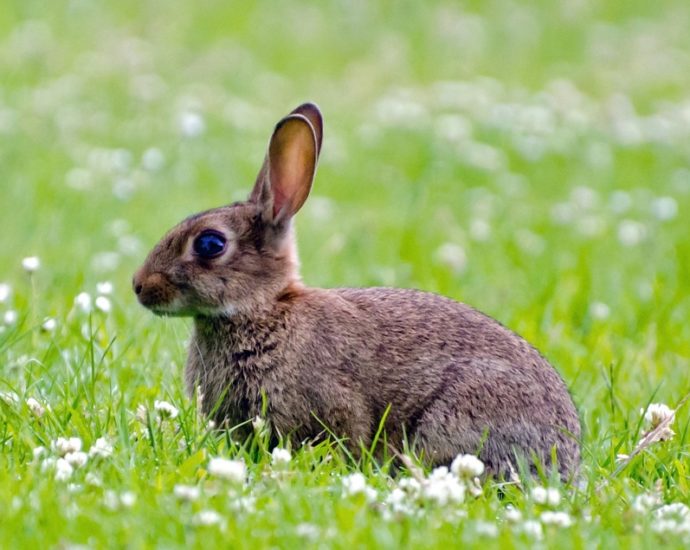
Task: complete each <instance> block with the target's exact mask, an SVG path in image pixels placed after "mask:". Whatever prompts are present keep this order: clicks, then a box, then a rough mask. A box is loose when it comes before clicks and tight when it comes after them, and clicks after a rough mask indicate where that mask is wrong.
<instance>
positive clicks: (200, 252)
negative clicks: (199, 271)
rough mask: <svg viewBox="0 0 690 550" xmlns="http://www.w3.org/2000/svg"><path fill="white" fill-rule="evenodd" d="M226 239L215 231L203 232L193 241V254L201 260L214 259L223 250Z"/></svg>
mask: <svg viewBox="0 0 690 550" xmlns="http://www.w3.org/2000/svg"><path fill="white" fill-rule="evenodd" d="M226 242H227V241H226V239H225V237H223V235H221V234H220V233H217V232H215V231H204V232H203V233H202V234H201V235H199V236H198V237H197V238H196V239H194V252H195V253H196V255H197V256H201V257H202V258H215V257H216V256H220V255H221V254H222V253H223V251H224V250H225V244H226Z"/></svg>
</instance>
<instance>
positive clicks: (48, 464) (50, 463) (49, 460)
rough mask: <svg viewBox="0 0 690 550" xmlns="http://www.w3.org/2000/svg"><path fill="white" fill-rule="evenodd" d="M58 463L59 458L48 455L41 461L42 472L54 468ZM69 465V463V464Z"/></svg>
mask: <svg viewBox="0 0 690 550" xmlns="http://www.w3.org/2000/svg"><path fill="white" fill-rule="evenodd" d="M56 463H57V458H55V457H53V456H47V457H45V458H44V459H43V460H42V461H41V472H43V473H45V472H47V471H48V470H52V469H54V468H55V465H56ZM68 466H69V464H68Z"/></svg>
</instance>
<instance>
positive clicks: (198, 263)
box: [133, 103, 323, 316]
mask: <svg viewBox="0 0 690 550" xmlns="http://www.w3.org/2000/svg"><path fill="white" fill-rule="evenodd" d="M322 134H323V125H322V119H321V113H320V112H319V110H318V108H317V107H316V106H315V105H313V104H311V103H307V104H304V105H301V106H300V107H298V108H297V109H295V110H294V111H293V112H292V113H290V114H289V115H288V116H286V117H285V118H283V119H282V120H281V121H280V122H279V123H278V124H277V125H276V128H275V130H274V132H273V135H272V136H271V140H270V143H269V146H268V152H267V154H266V159H265V161H264V164H263V166H262V168H261V170H260V171H259V175H258V177H257V179H256V183H255V185H254V188H253V190H252V192H251V193H250V195H249V198H248V199H247V200H246V201H244V202H238V203H234V204H231V205H228V206H222V207H220V208H215V209H213V210H208V211H206V212H202V213H200V214H195V215H193V216H190V217H189V218H187V219H186V220H184V221H183V222H182V223H180V224H179V225H177V226H176V227H174V228H173V229H171V230H170V231H169V232H168V234H167V235H165V236H164V237H163V239H161V241H160V242H159V243H158V244H157V245H156V246H155V247H154V248H153V250H152V251H151V252H150V253H149V255H148V257H147V258H146V261H145V262H144V265H143V266H142V267H141V268H140V269H139V270H138V271H137V272H136V274H135V275H134V280H133V287H134V292H135V293H136V295H137V298H138V299H139V302H140V303H141V304H142V305H144V306H145V307H147V308H148V309H150V310H151V311H153V312H154V313H156V314H159V315H180V316H182V315H188V316H213V315H232V314H234V313H236V312H245V313H248V312H252V311H256V310H257V309H262V308H263V307H264V306H266V305H267V304H270V303H271V302H273V301H275V299H276V297H278V296H279V295H280V294H281V293H285V292H286V291H289V290H290V289H291V288H294V287H295V285H298V284H299V274H298V260H297V254H296V249H295V243H294V237H293V235H292V229H291V220H292V217H293V216H294V215H295V213H296V212H297V211H298V210H299V209H300V208H301V207H302V205H303V204H304V201H305V200H306V198H307V196H308V194H309V190H310V189H311V185H312V180H313V178H314V173H315V171H316V163H317V160H318V155H319V150H320V148H321V141H322Z"/></svg>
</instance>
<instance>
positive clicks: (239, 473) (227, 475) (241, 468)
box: [208, 457, 247, 483]
mask: <svg viewBox="0 0 690 550" xmlns="http://www.w3.org/2000/svg"><path fill="white" fill-rule="evenodd" d="M208 473H209V474H211V475H212V476H216V477H220V478H223V479H226V480H228V481H232V482H233V483H244V481H245V480H246V479H247V465H246V464H245V463H244V461H243V460H230V459H228V458H221V457H217V458H212V459H211V460H209V463H208Z"/></svg>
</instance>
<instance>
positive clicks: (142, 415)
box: [134, 403, 149, 424]
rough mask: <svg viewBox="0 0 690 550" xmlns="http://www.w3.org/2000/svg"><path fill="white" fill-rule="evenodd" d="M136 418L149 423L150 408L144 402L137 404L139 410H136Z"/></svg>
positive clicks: (143, 422)
mask: <svg viewBox="0 0 690 550" xmlns="http://www.w3.org/2000/svg"><path fill="white" fill-rule="evenodd" d="M134 418H136V419H137V420H138V421H139V422H141V423H142V424H146V423H148V418H149V410H148V409H147V408H146V405H144V404H142V403H139V404H138V405H137V410H136V411H135V412H134Z"/></svg>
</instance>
